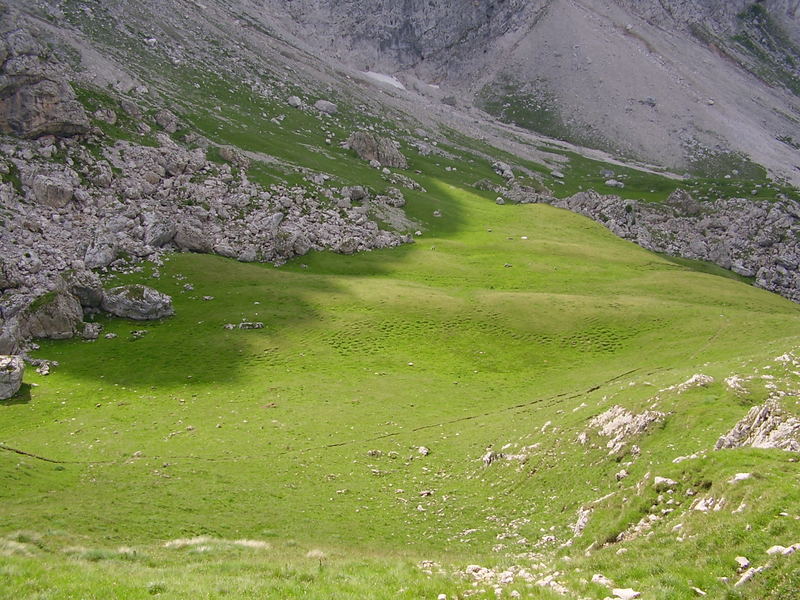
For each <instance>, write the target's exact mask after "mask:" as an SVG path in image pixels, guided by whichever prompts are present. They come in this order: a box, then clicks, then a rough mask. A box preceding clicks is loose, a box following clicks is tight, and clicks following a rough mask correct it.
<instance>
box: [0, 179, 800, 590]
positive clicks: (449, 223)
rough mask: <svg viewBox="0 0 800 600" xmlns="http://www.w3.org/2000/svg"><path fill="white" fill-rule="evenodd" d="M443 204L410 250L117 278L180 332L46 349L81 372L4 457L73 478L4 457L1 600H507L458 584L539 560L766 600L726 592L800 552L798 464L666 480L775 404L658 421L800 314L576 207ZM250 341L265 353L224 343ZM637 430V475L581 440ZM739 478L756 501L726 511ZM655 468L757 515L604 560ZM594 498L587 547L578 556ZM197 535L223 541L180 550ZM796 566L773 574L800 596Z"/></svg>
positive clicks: (641, 505) (791, 336) (652, 497)
mask: <svg viewBox="0 0 800 600" xmlns="http://www.w3.org/2000/svg"><path fill="white" fill-rule="evenodd" d="M419 179H420V182H421V183H422V184H423V185H424V186H425V187H426V188H427V189H428V190H429V192H428V194H415V195H410V196H409V212H410V213H411V214H412V215H414V216H416V217H418V218H420V219H421V220H425V221H426V222H427V223H428V224H429V225H430V229H429V230H428V232H427V233H426V235H425V236H424V237H422V238H419V239H418V241H417V243H416V244H414V245H411V246H407V247H404V248H401V249H397V250H392V251H376V252H370V253H365V254H361V255H357V256H338V255H332V254H327V253H316V254H312V255H308V256H306V257H303V258H301V259H298V260H295V261H293V262H291V263H289V264H287V265H285V266H284V267H282V268H274V267H272V266H269V265H256V264H241V263H237V262H235V261H230V260H226V259H222V258H220V257H215V256H204V255H193V254H181V255H175V256H172V257H170V258H169V260H168V262H167V263H166V264H165V265H164V266H163V267H162V268H160V271H161V277H160V278H159V279H153V278H151V277H150V276H149V275H150V273H149V269H146V270H145V272H143V273H141V274H138V275H135V276H129V277H125V278H123V280H124V281H143V282H146V283H149V284H151V285H155V286H156V287H158V288H159V289H160V290H162V291H164V292H167V293H169V294H171V295H173V297H174V299H175V307H176V316H175V317H174V318H171V319H168V320H166V321H164V322H160V323H147V324H142V323H136V322H127V321H124V320H117V319H114V320H109V319H105V318H101V319H100V320H101V321H102V322H103V324H104V325H105V327H106V331H109V332H114V333H117V334H118V337H117V338H116V339H110V340H109V339H105V338H103V337H101V339H100V340H98V341H97V342H93V343H87V342H81V341H69V342H51V343H45V344H42V348H41V350H40V351H39V352H38V355H40V356H43V357H47V358H50V359H55V360H58V361H59V363H60V366H59V367H58V368H57V369H56V370H55V371H54V372H53V374H51V375H50V376H48V377H46V378H45V377H41V376H38V375H36V374H35V373H33V372H31V371H29V372H28V374H27V375H26V386H25V388H24V390H23V392H22V394H21V395H20V396H18V397H17V398H14V399H12V400H8V401H4V402H3V403H2V404H0V414H2V418H1V419H0V441H2V443H3V444H4V445H5V446H6V447H11V448H16V449H19V450H22V451H24V452H27V453H30V454H34V455H37V456H40V457H44V458H47V459H50V460H51V461H58V462H49V461H45V460H41V459H37V458H34V457H33V456H31V455H30V454H28V455H21V454H17V453H14V452H11V451H4V452H0V482H2V483H0V537H2V539H3V541H2V542H0V577H2V578H3V580H4V585H3V586H2V587H0V597H2V598H45V597H46V598H105V597H109V594H110V593H111V592H112V591H113V593H114V594H115V595H116V597H121V598H146V597H150V596H152V595H158V596H160V597H165V598H198V597H201V598H211V597H223V596H227V597H236V598H239V597H243V598H244V597H259V598H260V597H270V598H273V597H274V598H301V597H302V598H352V597H355V596H364V597H376V598H378V597H391V598H396V597H399V598H422V597H428V598H430V597H436V596H437V595H438V594H439V593H445V594H448V596H449V597H453V596H454V595H456V594H463V592H464V591H466V590H475V591H477V596H476V597H493V596H494V591H493V590H492V587H491V586H487V585H482V586H478V587H476V588H473V587H472V586H471V584H470V582H469V581H468V580H467V579H462V578H459V577H457V576H455V575H454V573H455V571H456V570H461V571H463V569H464V567H465V566H466V565H467V564H471V563H479V564H483V565H488V566H492V565H497V566H509V565H517V566H519V565H520V564H522V565H527V566H528V567H530V565H531V564H534V565H535V564H538V563H540V562H541V563H543V565H547V566H542V567H541V568H540V571H541V574H542V575H543V576H544V575H546V574H548V573H550V574H552V573H553V572H557V573H560V574H559V575H558V576H557V577H558V579H559V580H560V581H563V582H564V583H565V584H566V585H567V586H568V587H569V589H570V590H572V593H574V594H579V595H580V597H586V598H598V599H599V598H603V597H604V596H606V595H608V590H606V589H605V588H602V587H601V586H598V585H596V584H592V583H590V582H588V579H589V578H590V577H591V575H592V573H593V572H597V571H600V570H602V571H603V572H605V573H606V574H607V575H608V576H609V577H612V578H613V579H614V580H615V581H617V582H619V583H620V584H623V583H624V585H623V586H622V587H634V588H636V589H640V590H641V591H644V592H646V593H647V597H651V598H690V597H694V592H692V591H691V589H690V586H691V585H695V586H699V587H701V588H703V589H704V590H706V591H707V592H709V593H710V594H713V595H714V597H726V595H727V597H732V598H739V597H762V596H759V595H758V594H762V595H763V597H768V596H767V595H766V592H763V591H755V592H753V594H756V595H751V596H748V593H749V592H748V591H747V588H744V590H743V591H740V589H737V590H736V591H735V592H734V591H732V590H731V589H730V588H729V587H728V586H727V585H725V584H723V583H721V582H720V581H719V580H718V579H717V576H728V577H731V578H733V577H735V564H734V563H733V562H732V560H733V557H734V556H735V555H736V554H737V553H744V552H748V553H750V555H753V556H755V555H756V554H757V553H758V554H759V555H762V554H763V552H764V549H765V548H766V547H768V546H769V545H772V543H783V544H785V545H787V544H790V543H793V542H796V541H798V539H800V525H798V521H797V520H795V519H793V518H791V517H787V518H777V517H776V516H775V512H776V507H779V506H780V507H785V508H784V509H783V510H785V511H788V514H790V515H791V516H795V517H796V516H797V515H796V514H795V513H796V507H797V506H798V505H800V503H798V500H800V498H798V492H797V489H798V487H797V470H796V465H795V463H788V462H787V455H785V454H784V453H782V452H770V451H753V450H748V451H727V452H718V453H709V454H708V455H707V456H706V457H705V458H701V459H698V460H693V461H687V462H684V463H680V464H673V463H672V460H673V459H674V458H675V457H677V456H680V455H688V454H691V453H693V452H697V451H699V450H702V449H710V448H711V447H713V444H714V442H715V441H716V439H717V438H718V437H719V435H720V434H722V433H724V432H726V431H727V430H729V429H730V427H731V426H732V425H733V423H735V422H736V421H737V420H738V419H739V418H741V416H743V414H744V413H745V412H746V410H747V408H748V407H749V406H750V405H752V404H755V403H756V402H758V401H760V400H762V399H763V397H764V396H765V391H764V390H763V389H760V388H759V389H755V388H754V389H753V390H751V392H749V393H748V395H746V396H745V397H740V396H737V395H735V394H733V393H732V392H730V391H729V390H727V389H726V387H725V386H724V384H722V383H715V384H713V385H712V386H710V387H708V388H700V389H697V390H689V391H687V392H686V393H684V394H678V393H677V392H668V393H665V394H662V395H661V397H660V398H659V399H658V400H654V396H656V395H657V391H658V390H659V389H662V388H666V387H668V386H670V385H673V384H676V383H679V382H681V381H683V380H685V379H687V378H688V377H689V376H690V375H692V374H693V373H695V372H697V371H699V370H702V372H703V373H707V374H708V375H712V376H714V377H716V378H717V380H718V381H720V382H721V379H722V378H723V377H725V376H727V375H729V374H730V373H732V372H745V371H747V370H748V369H749V370H753V369H755V368H756V367H759V366H760V365H761V364H762V363H763V364H767V363H769V361H770V360H771V358H772V357H774V356H777V355H779V354H782V353H783V352H785V351H787V350H789V349H791V348H794V347H796V346H797V345H798V340H799V339H800V337H798V336H800V309H798V307H797V306H796V305H794V304H792V303H791V302H789V301H787V300H784V299H782V298H780V297H778V296H774V295H771V294H769V293H767V292H764V291H762V290H758V289H755V288H752V287H749V286H746V285H744V284H742V283H739V282H736V281H733V280H731V279H726V278H722V277H717V276H714V275H709V274H703V273H698V272H695V271H692V270H690V269H689V268H687V267H683V266H681V265H677V264H675V263H674V262H671V261H668V260H666V259H663V258H661V257H659V256H656V255H654V254H651V253H648V252H646V251H644V250H641V249H639V248H637V247H636V246H634V245H632V244H630V243H627V242H625V241H622V240H619V239H617V238H615V237H614V236H613V235H612V234H611V233H609V232H608V231H606V230H605V229H604V228H602V227H601V226H599V225H597V224H594V223H592V222H590V221H588V220H587V219H584V218H582V217H579V216H576V215H573V214H571V213H568V212H566V211H561V210H558V209H554V208H552V207H549V206H543V205H542V206H539V205H532V206H496V205H495V204H493V203H491V202H489V201H487V199H486V198H485V197H482V196H480V195H475V194H474V193H472V192H470V191H467V190H465V189H464V188H462V187H459V186H458V185H456V184H457V179H458V174H453V175H452V179H450V180H447V179H440V178H434V177H432V176H428V175H421V176H420V177H419ZM434 209H439V210H441V212H442V217H441V218H434V217H432V216H431V213H432V211H433V210H434ZM187 282H189V283H191V284H192V285H193V287H194V289H193V290H190V291H187V290H185V289H184V285H185V284H186V283H187ZM206 295H210V296H213V297H214V299H213V300H210V301H204V300H203V299H202V297H203V296H206ZM242 320H257V321H262V322H264V323H265V328H264V329H261V330H254V331H244V330H238V329H237V330H233V331H230V330H226V329H224V328H223V325H224V324H225V323H237V322H239V321H242ZM142 328H145V329H147V330H148V331H149V333H148V334H147V335H145V336H144V337H142V338H140V339H134V338H133V337H132V336H131V335H130V333H129V332H130V331H131V330H134V329H142ZM785 376H786V377H787V378H788V380H791V381H794V380H795V379H796V377H794V376H792V375H791V373H788V372H787V373H786V374H785ZM792 377H794V379H792ZM614 404H621V405H623V406H625V407H627V408H630V409H632V410H634V411H635V412H640V411H641V410H644V409H645V408H647V407H650V406H652V405H657V406H658V410H662V411H665V412H669V413H670V416H669V418H667V420H666V421H665V422H664V423H663V424H662V425H661V426H659V427H656V428H655V429H654V430H653V431H651V432H650V433H649V434H648V435H646V436H644V437H642V438H641V439H640V440H638V442H637V443H638V444H639V446H640V447H641V455H640V456H639V457H638V458H635V457H632V456H631V455H626V454H625V453H617V454H616V455H612V456H609V455H608V452H607V449H605V447H604V441H602V440H599V439H598V440H596V441H597V443H594V442H593V443H592V444H590V445H588V446H582V445H580V444H578V443H577V442H576V441H575V440H576V438H577V435H578V433H580V432H581V431H585V430H586V429H587V422H588V420H589V419H590V418H591V417H592V416H594V415H597V414H599V413H601V412H603V411H604V410H606V409H607V408H609V407H611V406H612V405H614ZM506 444H511V445H512V446H511V448H512V449H514V448H521V447H523V446H528V447H530V446H535V445H536V444H538V446H535V447H534V448H533V449H531V450H528V453H529V456H528V459H527V461H525V462H519V463H517V462H513V461H502V462H500V463H496V464H494V465H492V466H491V467H490V468H485V467H484V466H483V464H482V463H481V460H480V457H481V456H482V454H483V453H484V452H485V449H486V448H487V447H488V446H490V445H493V447H494V448H495V449H500V448H501V447H503V446H504V445H506ZM421 446H424V447H427V448H428V449H429V450H430V453H429V454H428V455H423V454H422V453H420V451H419V448H420V447H421ZM511 451H512V450H511V449H509V450H508V452H511ZM627 462H630V463H631V464H630V465H629V466H628V467H627V469H628V470H629V471H630V476H629V477H628V478H627V479H626V480H623V481H622V482H621V483H618V482H617V481H616V479H615V478H614V473H616V472H617V471H618V470H619V469H620V468H621V466H620V464H621V463H627ZM742 470H753V471H755V472H757V474H758V477H757V478H756V479H754V480H748V481H746V482H743V483H742V484H741V487H740V488H737V489H736V490H734V491H733V492H730V491H728V490H727V488H725V485H726V484H725V481H726V480H727V479H729V478H730V476H731V474H733V473H735V472H737V471H742ZM656 471H657V472H656ZM650 472H652V473H653V474H658V475H663V476H667V477H673V478H674V479H676V480H678V481H679V484H680V486H681V490H680V491H681V492H683V491H685V490H686V489H688V488H690V487H693V488H696V489H698V490H701V491H703V490H711V492H714V493H717V492H718V490H719V491H720V492H721V493H723V494H726V495H727V496H728V497H729V504H733V503H734V502H735V501H737V500H739V499H740V497H741V499H746V500H747V502H748V505H749V507H750V508H749V509H748V510H747V511H745V512H743V513H740V514H733V513H731V512H730V510H726V511H720V512H712V513H708V514H705V513H697V514H691V515H689V516H687V517H686V519H685V523H684V527H685V528H686V530H687V531H688V532H689V533H688V534H687V536H686V540H685V541H684V542H677V541H675V533H673V532H672V530H671V527H672V525H673V524H672V523H670V524H669V526H667V525H666V524H665V525H663V526H661V527H660V528H658V527H654V529H653V531H654V534H653V535H652V536H650V537H647V536H642V537H640V538H638V539H636V540H633V541H631V542H625V543H623V544H612V545H611V546H609V547H607V548H603V549H599V550H596V551H595V552H593V553H591V554H590V555H589V556H588V557H587V556H584V549H585V548H586V547H587V546H589V545H590V543H591V542H592V541H597V542H598V543H602V542H603V541H605V540H612V539H613V538H614V537H615V536H616V535H617V534H618V533H619V532H620V531H623V530H625V529H627V528H628V527H630V526H631V525H632V524H635V523H636V522H637V521H639V519H640V518H641V517H642V516H643V515H645V514H647V511H648V510H649V507H650V506H651V504H653V503H655V504H658V499H657V493H656V492H655V491H653V490H652V487H651V486H649V485H645V484H646V483H647V479H645V477H646V474H647V473H650ZM640 482H645V484H642V485H639V486H637V484H638V483H640ZM723 488H724V489H723ZM428 492H430V494H428ZM711 492H709V493H711ZM609 493H614V495H613V496H611V497H609V498H607V499H605V500H599V501H598V499H600V498H603V497H604V496H606V495H607V494H609ZM592 502H595V504H593V506H594V507H595V508H594V512H593V514H592V517H591V519H590V522H589V526H588V528H587V530H586V532H585V533H584V534H583V536H582V537H581V538H580V539H578V540H576V541H575V542H574V543H573V545H572V546H565V547H562V548H559V545H560V544H562V543H563V542H565V541H567V540H569V539H570V538H571V537H572V533H571V530H570V527H571V526H572V524H573V523H574V521H575V515H576V511H577V510H578V509H579V508H581V507H582V506H586V505H588V504H589V503H592ZM746 525H751V526H752V527H750V528H749V529H748V528H746V527H745V526H746ZM548 535H552V536H553V537H554V539H553V540H550V539H549V538H547V537H543V536H548ZM195 536H207V537H208V538H210V539H202V540H197V541H195V542H193V543H190V544H187V545H185V546H184V547H182V548H167V547H164V543H165V542H166V541H168V540H174V539H178V538H192V537H195ZM241 539H249V540H260V541H264V542H267V543H268V545H269V547H268V548H267V547H266V545H259V544H250V545H246V544H245V545H242V544H240V545H236V544H235V543H234V541H235V540H241ZM619 546H625V547H628V548H629V549H630V551H629V552H627V553H626V554H625V555H624V556H623V557H622V558H620V555H617V554H616V550H617V548H618V547H619ZM120 547H122V548H120ZM315 549H319V550H321V552H322V553H323V554H324V557H320V556H319V555H318V554H313V553H312V555H311V557H307V553H308V552H309V551H312V550H315ZM422 560H431V561H435V562H436V563H437V564H438V565H442V566H441V573H440V572H439V567H438V566H434V567H433V568H432V569H433V574H432V575H431V576H430V577H429V576H428V575H426V574H425V573H424V572H423V571H422V570H420V569H418V568H417V567H416V566H415V565H416V564H417V563H418V562H419V561H422ZM786 561H787V564H788V566H787V567H786V569H778V570H775V569H773V570H772V573H773V574H772V575H771V577H776V578H778V579H780V578H781V577H783V578H784V579H786V581H788V582H789V583H786V581H784V582H783V585H791V581H796V573H797V561H796V560H795V561H793V562H791V563H789V559H786ZM530 568H533V567H530ZM792 573H794V575H792ZM787 578H788V579H787ZM792 578H794V579H792ZM510 589H511V587H509V588H508V590H507V591H510ZM514 589H516V590H517V591H519V592H520V593H521V594H523V595H524V596H529V597H551V596H553V597H555V594H554V592H552V591H551V590H549V589H544V588H541V587H539V586H535V585H529V586H527V587H526V586H525V585H523V584H520V585H517V586H516V587H514ZM481 590H483V592H481ZM576 597H577V596H576Z"/></svg>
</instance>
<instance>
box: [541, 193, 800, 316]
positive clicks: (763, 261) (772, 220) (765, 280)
mask: <svg viewBox="0 0 800 600" xmlns="http://www.w3.org/2000/svg"><path fill="white" fill-rule="evenodd" d="M533 201H546V202H550V203H552V204H553V205H554V206H558V207H561V208H566V209H568V210H571V211H573V212H576V213H579V214H582V215H585V216H587V217H590V218H591V219H594V220H595V221H598V222H599V223H602V224H603V225H605V226H606V227H607V228H608V229H610V230H611V231H612V232H613V233H615V234H616V235H618V236H620V237H622V238H625V239H628V240H631V241H633V242H636V243H637V244H639V245H640V246H642V247H644V248H647V249H648V250H653V251H655V252H663V253H666V254H671V255H674V256H683V257H685V258H692V259H700V260H706V261H709V262H713V263H715V264H717V265H719V266H721V267H723V268H725V269H730V270H732V271H734V272H736V273H738V274H740V275H742V276H746V277H754V278H755V281H754V283H755V285H757V286H758V287H761V288H764V289H766V290H770V291H772V292H775V293H777V294H781V295H782V296H785V297H787V298H789V299H790V300H794V301H795V302H800V271H798V268H800V220H799V219H800V205H798V203H797V202H793V201H791V200H783V201H777V202H767V201H762V202H757V201H753V200H747V199H743V198H730V199H720V200H716V201H711V202H697V201H696V200H694V199H693V198H692V197H691V196H690V195H689V194H688V193H686V192H685V191H683V190H677V191H676V192H674V193H673V194H672V195H671V196H670V197H669V199H668V200H667V201H666V202H664V203H639V202H636V201H631V200H623V199H622V198H619V197H618V196H603V195H601V194H598V193H596V192H594V191H591V190H590V191H588V192H580V193H578V194H575V195H574V196H570V197H569V198H564V199H561V200H555V199H547V198H543V197H541V196H538V195H537V196H536V197H535V198H533Z"/></svg>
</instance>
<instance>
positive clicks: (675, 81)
mask: <svg viewBox="0 0 800 600" xmlns="http://www.w3.org/2000/svg"><path fill="white" fill-rule="evenodd" d="M266 4H267V11H273V12H272V13H271V14H270V16H269V19H272V18H273V16H274V17H275V18H277V19H279V20H280V22H281V23H282V25H283V26H284V27H286V28H287V29H288V30H289V31H292V32H294V33H295V35H297V36H298V38H301V39H303V40H304V41H305V42H306V43H308V44H310V45H312V46H314V47H316V48H319V49H321V50H324V51H325V52H332V53H333V54H334V55H335V56H337V57H338V58H340V59H342V60H343V61H345V62H348V63H349V64H352V65H354V66H356V67H357V68H359V69H362V70H371V71H381V72H387V73H392V74H396V75H398V76H399V77H400V79H401V80H403V81H405V82H406V84H407V86H408V87H413V88H415V89H416V90H418V91H419V92H421V93H423V94H426V95H429V96H432V97H438V98H445V99H449V101H455V99H456V98H457V99H458V103H459V105H460V106H462V107H465V108H466V107H469V106H471V105H475V106H477V107H479V108H482V109H484V110H486V111H487V112H489V113H491V114H493V115H495V116H497V117H498V118H500V119H502V120H504V121H507V122H511V123H516V124H518V125H521V126H523V127H526V128H529V129H532V130H535V131H539V132H542V133H545V134H547V135H551V136H554V137H559V138H562V139H568V140H571V141H575V142H578V143H580V144H584V145H589V146H595V147H600V148H605V149H610V150H613V151H615V152H618V153H622V154H625V155H627V156H630V157H634V158H638V159H641V160H649V161H652V162H656V163H660V164H663V165H666V166H669V167H670V168H673V169H680V170H695V171H702V170H704V169H709V168H711V169H714V170H717V171H719V172H721V173H728V172H730V171H732V170H744V169H746V168H747V167H748V166H749V161H750V160H752V161H754V162H755V163H758V164H762V165H764V166H766V167H767V168H768V169H770V170H771V171H772V172H774V173H775V174H776V175H778V176H781V177H785V178H788V179H789V180H791V181H794V182H797V181H800V172H799V171H798V169H797V166H796V165H797V164H798V163H800V160H798V155H797V149H796V148H795V147H794V146H793V145H792V140H794V139H797V138H798V137H799V135H798V133H799V130H798V99H797V92H798V90H799V89H800V88H799V87H798V84H800V78H798V68H797V65H798V62H797V59H798V57H800V55H799V54H798V42H799V41H800V20H798V16H799V15H798V5H797V3H796V2H789V1H785V0H780V1H777V2H759V3H754V2H749V1H747V0H737V1H734V2H728V1H717V2H699V1H684V2H678V1H676V2H659V1H655V0H654V1H645V2H638V1H637V2H631V1H625V0H620V1H616V2H609V1H605V0H537V1H534V2H514V1H509V2H495V1H490V0H485V1H481V2H470V3H469V4H468V6H467V8H466V9H465V10H463V11H459V12H458V14H457V15H456V16H455V18H452V15H450V12H449V4H448V3H443V2H440V3H428V2H403V3H385V4H384V3H381V4H379V5H378V6H377V7H376V6H374V3H365V2H358V1H356V2H338V1H329V0H327V1H326V0H308V1H300V2H292V3H290V4H289V6H288V9H287V10H285V11H284V10H282V6H283V3H279V4H280V6H278V4H276V3H266ZM367 5H369V6H367ZM262 14H263V13H262ZM362 15H363V17H362Z"/></svg>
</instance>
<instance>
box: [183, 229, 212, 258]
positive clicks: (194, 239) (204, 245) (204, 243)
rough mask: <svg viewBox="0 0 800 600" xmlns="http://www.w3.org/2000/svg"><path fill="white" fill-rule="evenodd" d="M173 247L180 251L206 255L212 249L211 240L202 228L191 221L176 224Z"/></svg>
mask: <svg viewBox="0 0 800 600" xmlns="http://www.w3.org/2000/svg"><path fill="white" fill-rule="evenodd" d="M175 245H176V246H178V248H180V249H181V250H188V251H190V252H201V253H206V254H207V253H209V252H211V251H212V250H213V248H214V243H213V240H212V239H211V238H210V237H209V235H208V234H207V233H206V232H205V231H204V230H203V229H202V226H201V225H200V224H199V223H195V222H192V221H188V222H183V223H180V224H178V226H177V228H176V231H175Z"/></svg>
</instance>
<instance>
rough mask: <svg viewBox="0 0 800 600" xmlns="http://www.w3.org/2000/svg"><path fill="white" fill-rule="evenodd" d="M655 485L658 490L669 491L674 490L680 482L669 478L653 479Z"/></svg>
mask: <svg viewBox="0 0 800 600" xmlns="http://www.w3.org/2000/svg"><path fill="white" fill-rule="evenodd" d="M653 485H654V486H655V488H656V489H657V490H667V489H670V488H674V487H675V486H676V485H678V482H677V481H675V480H674V479H670V478H669V477H656V478H654V479H653Z"/></svg>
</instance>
